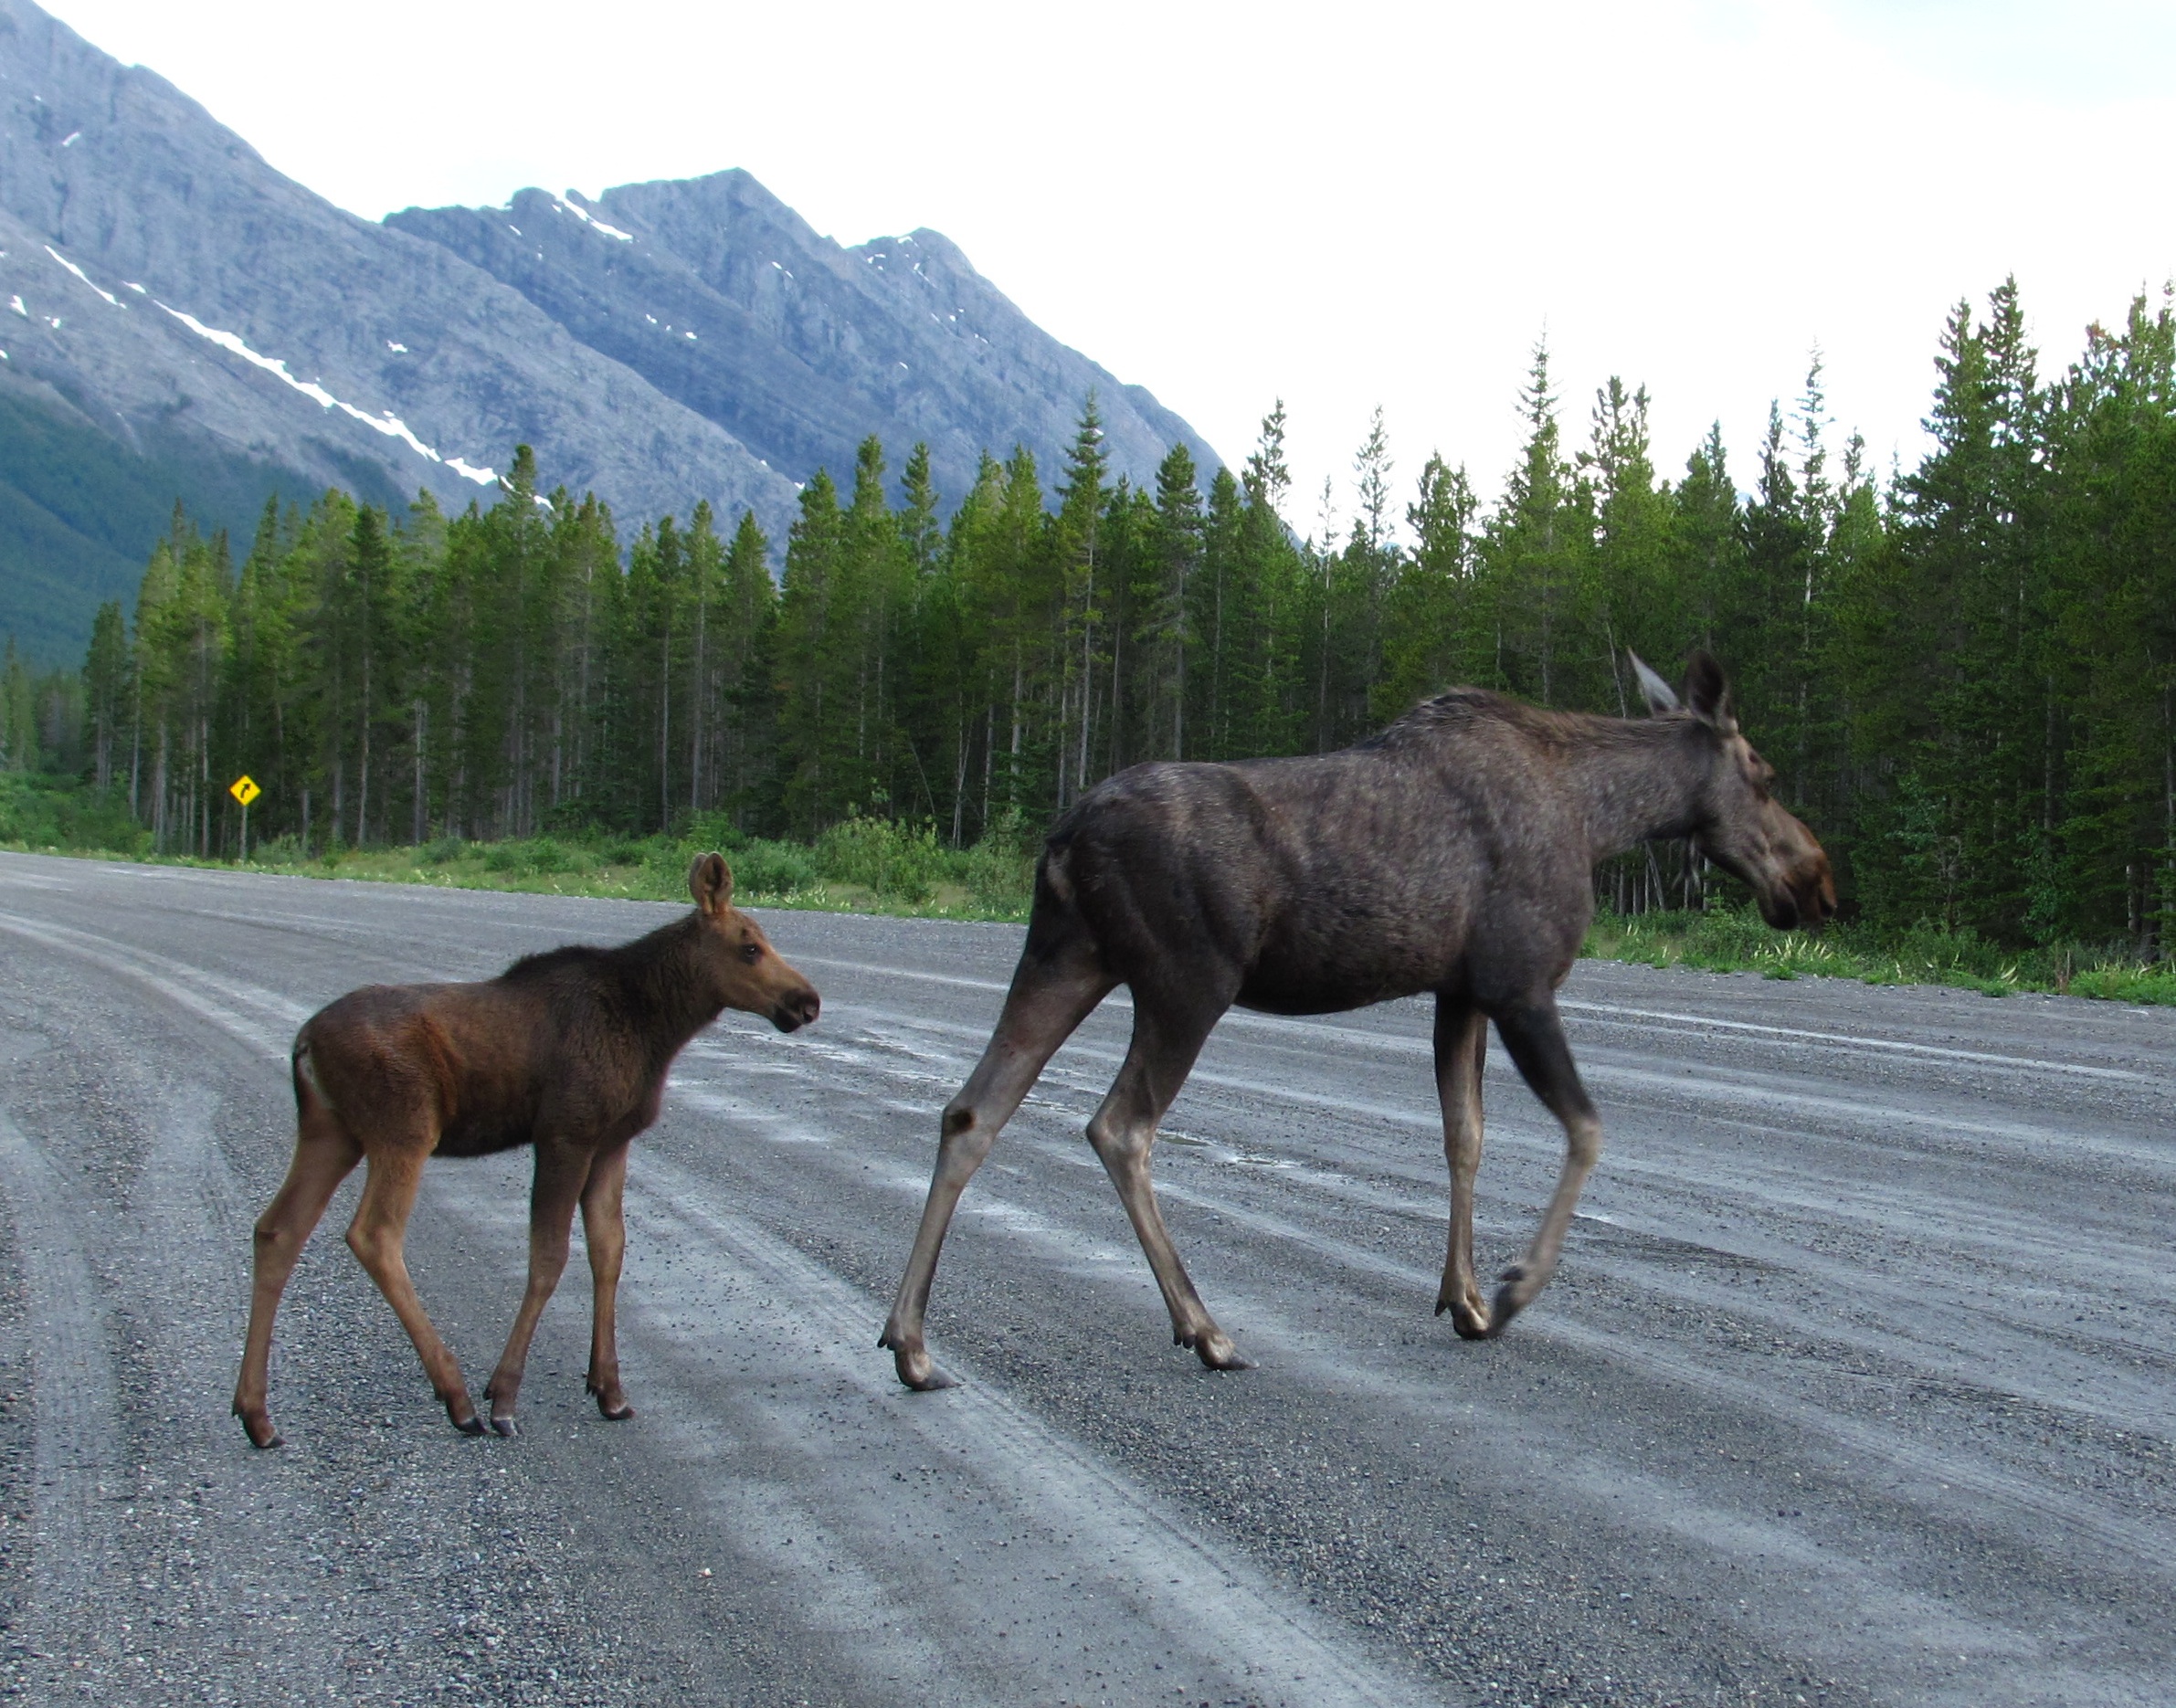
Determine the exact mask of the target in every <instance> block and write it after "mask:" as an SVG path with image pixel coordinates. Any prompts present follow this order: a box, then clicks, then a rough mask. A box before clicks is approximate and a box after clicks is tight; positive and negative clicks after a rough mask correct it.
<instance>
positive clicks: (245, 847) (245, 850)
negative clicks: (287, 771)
mask: <svg viewBox="0 0 2176 1708" xmlns="http://www.w3.org/2000/svg"><path fill="white" fill-rule="evenodd" d="M227 793H228V794H229V795H231V796H234V797H235V799H236V800H238V801H239V802H241V804H242V859H241V863H242V864H243V865H245V866H247V865H248V863H249V803H250V802H251V801H253V800H255V799H256V798H257V797H258V796H259V795H262V794H263V793H264V791H263V790H262V789H260V788H259V787H258V786H257V779H256V778H255V777H253V776H251V775H248V773H247V772H244V773H243V774H242V775H240V776H238V777H237V778H235V780H234V781H233V782H232V783H230V784H228V785H227Z"/></svg>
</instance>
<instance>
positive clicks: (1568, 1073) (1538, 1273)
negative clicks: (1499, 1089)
mask: <svg viewBox="0 0 2176 1708" xmlns="http://www.w3.org/2000/svg"><path fill="white" fill-rule="evenodd" d="M1495 1020H1496V1033H1497V1036H1499V1037H1500V1038H1502V1039H1503V1040H1504V1048H1505V1049H1506V1050H1508V1051H1509V1052H1510V1055H1511V1060H1512V1061H1513V1063H1514V1064H1515V1065H1516V1067H1517V1069H1518V1070H1519V1074H1520V1076H1521V1077H1522V1078H1523V1079H1524V1080H1525V1081H1526V1083H1527V1084H1528V1085H1529V1086H1531V1087H1532V1088H1533V1091H1534V1095H1535V1096H1537V1097H1538V1098H1539V1099H1541V1101H1542V1102H1543V1103H1544V1104H1545V1105H1547V1109H1548V1112H1549V1113H1551V1114H1552V1115H1554V1116H1556V1117H1557V1119H1558V1121H1560V1122H1562V1123H1564V1167H1563V1169H1562V1171H1561V1172H1560V1173H1559V1174H1558V1176H1557V1189H1556V1191H1555V1192H1554V1193H1552V1194H1551V1195H1550V1197H1549V1202H1548V1207H1547V1209H1546V1210H1545V1211H1543V1212H1542V1217H1541V1226H1540V1227H1539V1228H1537V1229H1535V1232H1534V1239H1533V1243H1532V1244H1531V1245H1529V1246H1527V1248H1526V1256H1525V1257H1523V1258H1521V1259H1520V1260H1518V1261H1517V1262H1516V1263H1514V1264H1513V1265H1512V1266H1511V1267H1510V1268H1509V1269H1507V1270H1505V1271H1504V1273H1503V1274H1502V1275H1501V1276H1500V1277H1499V1278H1498V1280H1497V1282H1496V1296H1495V1303H1494V1305H1493V1306H1492V1308H1491V1310H1490V1313H1489V1323H1488V1331H1487V1332H1488V1333H1489V1334H1492V1335H1493V1334H1502V1333H1503V1332H1504V1329H1505V1325H1506V1324H1507V1323H1509V1322H1510V1321H1511V1319H1512V1318H1513V1317H1515V1316H1516V1315H1517V1314H1518V1313H1520V1312H1521V1311H1523V1310H1525V1309H1526V1306H1527V1305H1529V1304H1531V1303H1533V1302H1534V1299H1535V1296H1536V1295H1537V1293H1539V1292H1541V1290H1542V1289H1543V1288H1544V1287H1546V1286H1547V1285H1548V1284H1549V1277H1550V1276H1551V1275H1553V1274H1555V1273H1556V1271H1557V1254H1558V1252H1559V1251H1560V1250H1562V1249H1563V1246H1564V1235H1565V1231H1566V1229H1568V1228H1569V1227H1570V1226H1571V1212H1572V1209H1573V1207H1575V1206H1576V1205H1577V1204H1578V1203H1579V1189H1580V1188H1581V1187H1582V1186H1585V1185H1586V1184H1587V1176H1589V1175H1590V1174H1591V1173H1592V1172H1593V1171H1594V1163H1595V1159H1596V1158H1597V1157H1598V1156H1600V1154H1601V1118H1600V1116H1599V1115H1598V1114H1596V1113H1595V1111H1594V1103H1593V1101H1592V1100H1591V1099H1590V1098H1589V1097H1588V1095H1587V1088H1586V1087H1585V1086H1584V1085H1582V1084H1580V1083H1579V1069H1578V1068H1576V1067H1574V1066H1573V1065H1572V1060H1571V1045H1570V1043H1569V1041H1568V1040H1567V1039H1565V1036H1564V1023H1563V1021H1562V1020H1560V1019H1558V1017H1557V1003H1556V998H1555V997H1554V996H1542V997H1540V998H1538V999H1537V1000H1529V1001H1526V1002H1523V1003H1519V1004H1516V1005H1513V1006H1509V1007H1504V1008H1501V1009H1499V1010H1498V1011H1497V1013H1496V1017H1495Z"/></svg>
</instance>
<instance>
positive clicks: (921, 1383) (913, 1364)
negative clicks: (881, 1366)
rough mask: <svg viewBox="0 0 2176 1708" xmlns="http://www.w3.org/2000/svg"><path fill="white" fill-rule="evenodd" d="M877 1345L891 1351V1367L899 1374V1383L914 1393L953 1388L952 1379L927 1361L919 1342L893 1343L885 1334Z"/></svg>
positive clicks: (929, 1392) (899, 1341) (927, 1356)
mask: <svg viewBox="0 0 2176 1708" xmlns="http://www.w3.org/2000/svg"><path fill="white" fill-rule="evenodd" d="M877 1344H878V1345H880V1346H889V1347H890V1348H891V1349H892V1367H893V1369H894V1370H896V1371H898V1372H899V1379H900V1381H901V1382H903V1384H905V1386H908V1387H911V1388H913V1389H914V1392H915V1393H917V1394H934V1393H935V1392H936V1391H937V1390H938V1389H939V1388H943V1387H950V1386H953V1381H952V1378H951V1377H950V1376H946V1375H945V1373H944V1372H943V1371H942V1370H939V1369H938V1368H937V1367H936V1365H934V1364H932V1363H931V1362H930V1361H929V1352H928V1350H927V1348H925V1347H924V1346H923V1345H922V1344H921V1343H920V1342H918V1341H914V1342H910V1341H904V1340H897V1341H895V1340H893V1338H892V1336H891V1335H890V1334H885V1335H884V1337H883V1338H882V1340H880V1341H878V1342H877Z"/></svg>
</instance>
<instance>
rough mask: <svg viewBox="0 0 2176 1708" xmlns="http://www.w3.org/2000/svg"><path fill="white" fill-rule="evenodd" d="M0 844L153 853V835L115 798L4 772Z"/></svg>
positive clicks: (0, 785)
mask: <svg viewBox="0 0 2176 1708" xmlns="http://www.w3.org/2000/svg"><path fill="white" fill-rule="evenodd" d="M0 845H5V846H6V847H9V848H18V849H69V850H70V851H83V852H90V853H102V854H121V855H124V856H128V857H131V858H133V857H135V856H137V855H141V854H143V853H144V852H145V851H146V850H147V849H149V847H150V845H151V835H150V833H149V832H148V831H146V830H145V829H143V827H142V826H140V825H138V824H137V823H136V821H135V819H134V818H132V817H131V816H130V814H129V809H128V803H127V802H126V801H123V800H120V799H117V798H116V797H114V796H111V795H101V794H99V793H96V792H94V791H91V790H87V789H82V788H79V787H75V786H72V785H69V784H66V783H63V782H60V781H58V780H57V779H54V778H51V777H45V776H37V775H24V774H22V773H19V772H10V771H0Z"/></svg>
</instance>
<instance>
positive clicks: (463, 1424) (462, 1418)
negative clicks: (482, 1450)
mask: <svg viewBox="0 0 2176 1708" xmlns="http://www.w3.org/2000/svg"><path fill="white" fill-rule="evenodd" d="M446 1421H447V1422H449V1423H450V1424H451V1425H452V1426H453V1427H454V1428H455V1429H459V1431H460V1432H461V1433H462V1434H463V1435H481V1434H482V1433H483V1419H482V1418H479V1417H478V1416H477V1415H476V1408H475V1407H473V1406H471V1405H470V1404H469V1397H468V1396H467V1395H466V1394H449V1395H447V1397H446Z"/></svg>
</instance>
